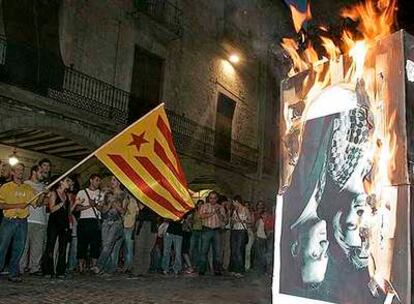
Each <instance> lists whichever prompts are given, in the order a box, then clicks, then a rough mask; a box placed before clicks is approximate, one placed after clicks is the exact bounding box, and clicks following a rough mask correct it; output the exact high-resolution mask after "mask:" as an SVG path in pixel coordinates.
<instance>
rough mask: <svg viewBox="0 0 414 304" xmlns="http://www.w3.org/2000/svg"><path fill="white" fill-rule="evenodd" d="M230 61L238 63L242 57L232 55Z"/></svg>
mask: <svg viewBox="0 0 414 304" xmlns="http://www.w3.org/2000/svg"><path fill="white" fill-rule="evenodd" d="M229 61H230V62H231V63H238V62H239V61H240V57H239V56H238V55H236V54H232V55H230V56H229Z"/></svg>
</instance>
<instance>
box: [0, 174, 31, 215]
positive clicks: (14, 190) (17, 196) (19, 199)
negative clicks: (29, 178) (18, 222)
mask: <svg viewBox="0 0 414 304" xmlns="http://www.w3.org/2000/svg"><path fill="white" fill-rule="evenodd" d="M35 195H36V193H35V191H34V190H33V188H32V187H30V186H29V185H26V184H16V183H15V182H8V183H6V184H4V185H3V186H1V187H0V203H3V204H8V205H16V204H23V203H27V202H29V201H30V200H31V199H33V198H34V196H35ZM3 214H4V217H6V218H21V219H23V218H27V217H28V216H29V208H28V207H26V208H23V209H21V208H17V209H8V210H3Z"/></svg>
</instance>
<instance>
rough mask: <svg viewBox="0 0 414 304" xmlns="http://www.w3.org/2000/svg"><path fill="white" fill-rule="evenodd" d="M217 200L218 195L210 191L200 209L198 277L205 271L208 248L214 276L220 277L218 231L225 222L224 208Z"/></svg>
mask: <svg viewBox="0 0 414 304" xmlns="http://www.w3.org/2000/svg"><path fill="white" fill-rule="evenodd" d="M218 198H219V197H218V193H217V192H215V191H211V192H210V193H209V194H208V196H207V202H206V203H205V204H203V205H201V207H200V218H201V220H202V223H203V232H202V235H201V255H200V267H199V274H200V275H204V274H205V272H206V270H207V260H208V252H209V250H210V246H211V247H212V250H213V268H214V269H213V270H214V274H215V275H221V258H220V229H221V226H222V224H223V223H225V222H226V214H225V211H224V208H223V207H222V206H220V205H219V204H218V203H217V202H218Z"/></svg>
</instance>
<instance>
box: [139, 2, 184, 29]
mask: <svg viewBox="0 0 414 304" xmlns="http://www.w3.org/2000/svg"><path fill="white" fill-rule="evenodd" d="M134 6H135V8H136V12H134V13H133V14H132V15H133V16H136V15H137V14H136V13H137V12H141V13H143V14H145V15H147V16H148V17H150V18H151V19H153V20H155V21H156V22H158V23H159V24H161V25H163V26H164V27H166V28H167V29H168V30H169V31H171V32H172V33H173V34H174V35H175V36H176V37H181V35H182V31H183V24H182V19H183V12H182V10H181V9H179V8H178V7H177V6H176V5H175V4H173V3H171V2H170V1H168V0H134Z"/></svg>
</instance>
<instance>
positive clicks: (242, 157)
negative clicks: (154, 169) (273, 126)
mask: <svg viewBox="0 0 414 304" xmlns="http://www.w3.org/2000/svg"><path fill="white" fill-rule="evenodd" d="M167 114H168V119H169V121H170V124H171V129H172V130H173V133H174V141H175V146H176V147H177V150H178V152H180V153H182V154H186V155H195V156H199V157H200V158H202V159H203V160H206V161H208V160H210V161H212V162H215V163H223V164H225V163H230V164H231V165H232V166H234V167H237V168H239V169H241V168H242V171H243V172H244V173H254V172H256V169H257V158H258V151H257V149H255V148H252V147H250V146H247V145H244V144H242V143H240V142H238V141H236V140H231V151H230V160H229V161H225V160H220V158H218V157H216V156H215V153H214V152H215V151H214V145H215V135H216V133H215V131H214V130H213V129H211V128H208V127H205V126H201V125H199V124H198V123H196V122H194V121H192V120H190V119H188V118H186V117H184V116H183V115H178V114H176V113H174V112H172V111H167Z"/></svg>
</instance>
